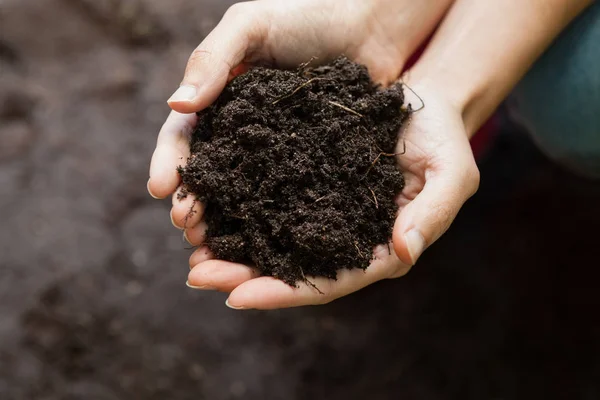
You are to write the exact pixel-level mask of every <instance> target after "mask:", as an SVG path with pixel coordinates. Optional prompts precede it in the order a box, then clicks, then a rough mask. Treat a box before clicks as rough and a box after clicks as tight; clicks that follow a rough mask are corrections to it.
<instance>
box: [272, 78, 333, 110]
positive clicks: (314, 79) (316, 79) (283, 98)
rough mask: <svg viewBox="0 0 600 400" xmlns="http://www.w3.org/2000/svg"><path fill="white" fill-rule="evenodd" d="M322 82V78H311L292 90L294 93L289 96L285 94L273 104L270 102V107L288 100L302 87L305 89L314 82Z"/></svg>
mask: <svg viewBox="0 0 600 400" xmlns="http://www.w3.org/2000/svg"><path fill="white" fill-rule="evenodd" d="M322 80H324V78H312V79H309V80H307V81H306V82H304V83H303V84H302V85H300V86H298V87H297V88H296V89H294V91H293V92H292V93H290V94H286V95H285V96H283V97H280V98H278V99H277V100H275V101H274V102H272V103H271V104H272V105H275V104H277V103H279V102H280V101H281V100H285V99H288V98H290V97H292V96H293V95H295V94H296V93H298V91H299V90H300V89H302V88H303V87H305V86H307V85H310V84H311V83H312V82H314V81H322Z"/></svg>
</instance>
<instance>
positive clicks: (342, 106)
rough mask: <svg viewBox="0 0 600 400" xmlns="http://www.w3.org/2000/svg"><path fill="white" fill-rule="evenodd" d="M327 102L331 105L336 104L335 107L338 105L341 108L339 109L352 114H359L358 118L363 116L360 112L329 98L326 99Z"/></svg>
mask: <svg viewBox="0 0 600 400" xmlns="http://www.w3.org/2000/svg"><path fill="white" fill-rule="evenodd" d="M327 102H328V103H329V104H331V105H333V106H336V107H339V108H341V109H342V110H344V111H348V112H349V113H351V114H354V115H357V116H359V117H360V118H363V115H362V114H361V113H358V112H356V111H354V110H353V109H351V108H348V107H346V106H345V105H343V104H340V103H336V102H335V101H331V100H327Z"/></svg>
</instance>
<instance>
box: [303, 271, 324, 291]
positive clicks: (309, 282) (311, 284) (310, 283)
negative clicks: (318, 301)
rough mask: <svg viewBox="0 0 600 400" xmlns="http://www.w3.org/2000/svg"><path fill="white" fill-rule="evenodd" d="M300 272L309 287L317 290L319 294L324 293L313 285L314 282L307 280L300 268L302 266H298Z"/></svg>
mask: <svg viewBox="0 0 600 400" xmlns="http://www.w3.org/2000/svg"><path fill="white" fill-rule="evenodd" d="M300 274H301V275H302V279H303V280H304V282H306V283H307V284H308V285H309V286H310V287H312V288H313V289H315V290H316V291H317V292H319V294H325V293H323V292H321V290H320V289H319V288H318V287H317V285H315V284H314V283H312V282H311V281H309V280H308V278H307V277H306V275H304V270H303V269H302V267H300Z"/></svg>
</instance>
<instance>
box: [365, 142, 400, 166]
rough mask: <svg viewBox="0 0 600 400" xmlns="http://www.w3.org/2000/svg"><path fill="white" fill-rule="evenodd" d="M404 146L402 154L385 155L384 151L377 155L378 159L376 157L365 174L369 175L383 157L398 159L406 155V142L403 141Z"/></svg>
mask: <svg viewBox="0 0 600 400" xmlns="http://www.w3.org/2000/svg"><path fill="white" fill-rule="evenodd" d="M402 146H403V148H402V151H401V152H400V153H384V152H383V151H382V152H381V153H379V154H378V155H377V157H375V159H374V160H373V162H372V163H371V166H370V167H369V169H367V172H365V175H367V174H368V173H369V171H370V170H371V168H373V167H374V166H375V164H376V163H377V161H379V158H381V156H384V157H396V156H401V155H404V153H406V140H403V141H402Z"/></svg>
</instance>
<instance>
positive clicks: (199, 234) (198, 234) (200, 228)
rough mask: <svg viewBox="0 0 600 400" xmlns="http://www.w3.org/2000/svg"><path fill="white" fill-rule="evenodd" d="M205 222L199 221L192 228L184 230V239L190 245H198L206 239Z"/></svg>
mask: <svg viewBox="0 0 600 400" xmlns="http://www.w3.org/2000/svg"><path fill="white" fill-rule="evenodd" d="M206 228H207V226H206V222H202V221H201V222H199V223H198V224H197V225H195V226H194V227H192V228H188V229H186V230H185V232H184V235H185V240H187V242H188V243H189V244H191V245H192V246H200V245H201V244H202V243H204V241H205V240H206Z"/></svg>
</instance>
